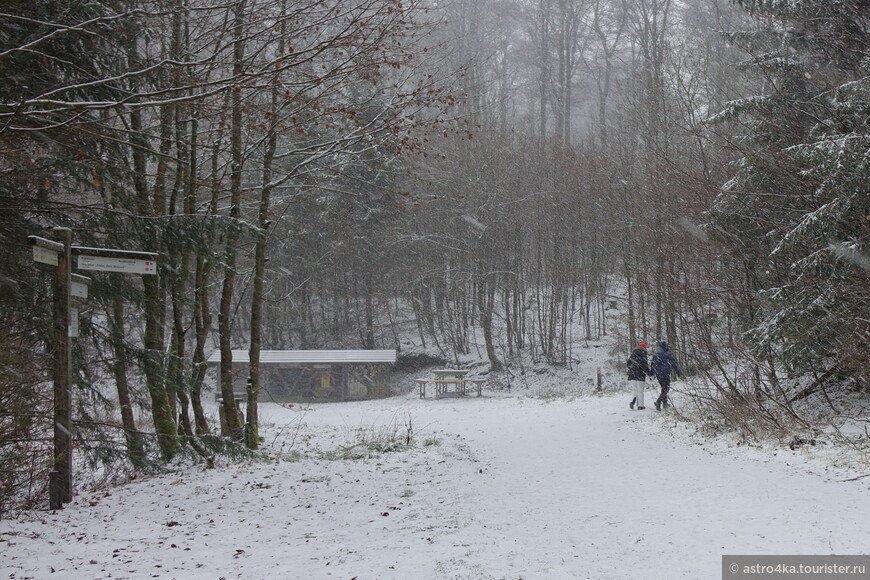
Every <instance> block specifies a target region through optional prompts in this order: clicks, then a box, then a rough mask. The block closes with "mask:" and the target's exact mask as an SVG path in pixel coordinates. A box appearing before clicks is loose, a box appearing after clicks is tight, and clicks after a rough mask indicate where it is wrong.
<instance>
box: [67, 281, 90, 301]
mask: <svg viewBox="0 0 870 580" xmlns="http://www.w3.org/2000/svg"><path fill="white" fill-rule="evenodd" d="M69 295H70V296H72V297H73V298H81V299H82V300H87V299H88V285H87V284H82V283H81V282H76V281H75V280H73V281H72V282H70V283H69Z"/></svg>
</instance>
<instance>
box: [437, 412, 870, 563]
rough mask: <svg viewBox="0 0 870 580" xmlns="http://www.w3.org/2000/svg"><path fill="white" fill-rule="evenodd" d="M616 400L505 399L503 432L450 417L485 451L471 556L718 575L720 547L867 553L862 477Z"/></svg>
mask: <svg viewBox="0 0 870 580" xmlns="http://www.w3.org/2000/svg"><path fill="white" fill-rule="evenodd" d="M623 398H625V397H622V398H610V397H608V398H606V399H585V400H582V401H575V402H572V403H570V404H568V405H563V404H560V403H550V404H547V405H543V406H541V405H540V404H539V403H534V402H526V403H523V402H522V401H520V402H519V404H517V401H511V402H507V401H505V402H504V407H505V408H503V409H502V412H501V413H499V414H498V416H497V421H498V422H499V423H500V424H501V428H495V427H494V426H493V425H487V424H486V423H485V421H484V420H483V418H482V417H481V418H479V419H478V418H475V416H474V415H471V416H464V417H463V418H455V417H451V418H450V420H449V421H448V422H449V423H450V425H451V426H452V427H453V428H456V429H458V430H459V431H460V432H461V433H462V434H463V436H464V437H466V438H467V439H468V441H470V444H471V447H472V448H473V449H475V450H476V451H477V453H478V455H479V456H480V457H486V458H487V461H486V463H487V467H486V472H487V475H488V477H487V481H486V484H485V485H483V486H481V488H480V489H479V491H480V493H475V494H473V497H472V498H469V501H468V504H469V505H474V506H477V507H476V513H475V520H477V523H478V525H477V526H473V527H472V528H471V529H473V530H475V532H474V533H477V534H479V535H480V536H482V539H483V545H481V540H480V539H479V540H477V541H474V540H473V539H471V538H470V536H471V535H473V534H468V536H469V540H468V542H469V544H470V546H472V547H475V546H478V547H480V549H479V550H473V555H471V556H470V557H469V561H472V562H473V561H475V559H477V560H482V561H485V562H486V565H485V566H482V567H481V569H485V570H487V571H488V572H491V573H493V572H494V573H496V575H498V576H503V577H508V578H517V577H523V578H540V577H546V578H627V577H631V578H715V577H719V576H720V566H721V556H722V554H746V553H762V554H793V553H805V554H828V553H840V554H853V553H855V554H857V553H865V552H866V550H867V546H868V544H867V538H868V537H870V519H868V518H867V514H868V513H870V497H868V494H867V488H868V486H867V484H866V483H865V484H858V485H853V484H847V483H836V482H829V481H824V480H822V479H821V478H819V477H817V476H813V475H805V474H799V473H796V472H793V471H790V470H787V469H785V466H784V465H782V464H779V463H773V464H765V463H762V462H760V461H757V460H752V459H748V458H743V457H740V456H734V455H733V454H732V455H728V454H718V455H713V454H711V453H709V452H707V451H705V449H704V448H702V447H700V446H690V445H687V444H685V443H675V442H673V441H670V440H668V439H667V438H663V437H662V435H661V434H659V433H657V434H653V433H655V432H650V430H649V427H650V425H649V423H650V422H651V421H654V420H656V418H655V417H654V416H653V414H654V413H655V412H654V411H646V412H635V413H632V412H630V411H628V409H622V408H618V407H614V403H622V402H623V401H622V399H623ZM530 407H531V408H530ZM463 415H464V414H463ZM485 415H487V416H488V413H485ZM637 423H640V425H638V424H637ZM483 526H486V527H485V528H484V529H483V531H482V532H481V528H483ZM486 544H489V545H486Z"/></svg>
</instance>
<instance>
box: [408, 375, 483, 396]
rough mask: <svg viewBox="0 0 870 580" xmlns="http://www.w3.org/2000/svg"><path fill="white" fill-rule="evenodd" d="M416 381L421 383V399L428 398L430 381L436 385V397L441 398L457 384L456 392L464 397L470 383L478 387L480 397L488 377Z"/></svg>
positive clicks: (415, 380)
mask: <svg viewBox="0 0 870 580" xmlns="http://www.w3.org/2000/svg"><path fill="white" fill-rule="evenodd" d="M414 382H415V383H417V384H418V385H419V388H420V398H421V399H425V398H426V385H427V384H428V383H432V384H433V385H435V398H436V399H440V398H441V397H442V396H444V395H445V394H447V393H449V392H450V387H451V385H455V388H456V394H457V395H459V396H460V397H464V396H465V395H466V391H467V389H468V385H472V386H474V387H477V396H478V397H480V396H481V390H482V386H483V383H484V382H486V379H466V378H464V377H458V378H453V379H443V378H425V379H414Z"/></svg>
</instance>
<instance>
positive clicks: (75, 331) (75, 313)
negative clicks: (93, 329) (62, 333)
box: [67, 308, 79, 338]
mask: <svg viewBox="0 0 870 580" xmlns="http://www.w3.org/2000/svg"><path fill="white" fill-rule="evenodd" d="M67 336H69V337H70V338H78V337H79V309H78V308H70V309H69V326H68V327H67Z"/></svg>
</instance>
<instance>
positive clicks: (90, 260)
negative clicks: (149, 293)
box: [78, 256, 157, 274]
mask: <svg viewBox="0 0 870 580" xmlns="http://www.w3.org/2000/svg"><path fill="white" fill-rule="evenodd" d="M78 264H79V269H80V270H98V271H100V272H121V273H126V274H157V262H155V261H154V260H133V259H129V258H103V257H100V256H78Z"/></svg>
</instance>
